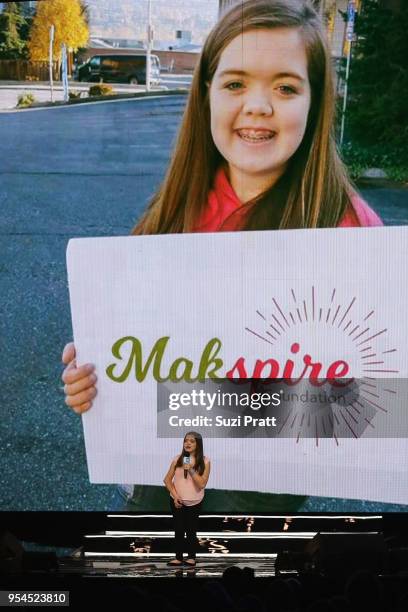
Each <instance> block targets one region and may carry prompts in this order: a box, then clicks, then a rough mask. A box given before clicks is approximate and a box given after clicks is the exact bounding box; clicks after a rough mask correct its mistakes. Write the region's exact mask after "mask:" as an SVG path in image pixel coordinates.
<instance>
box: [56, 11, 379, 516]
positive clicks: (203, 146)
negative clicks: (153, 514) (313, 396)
mask: <svg viewBox="0 0 408 612" xmlns="http://www.w3.org/2000/svg"><path fill="white" fill-rule="evenodd" d="M334 108H335V95H334V88H333V75H332V62H331V54H330V50H329V47H328V44H327V41H326V37H325V33H324V30H323V26H322V24H321V22H320V19H319V16H318V15H317V13H316V12H315V10H314V8H313V6H312V4H311V2H309V0H246V1H243V2H239V3H238V4H237V5H236V6H234V7H233V8H232V9H231V10H230V11H229V12H228V13H226V14H225V15H224V16H223V18H222V19H221V20H220V21H219V22H218V23H217V24H216V26H215V27H214V29H213V30H212V32H211V33H210V35H209V36H208V38H207V41H206V43H205V45H204V48H203V51H202V54H201V56H200V59H199V62H198V64H197V66H196V69H195V72H194V77H193V81H192V86H191V91H190V95H189V98H188V101H187V106H186V109H185V112H184V117H183V120H182V124H181V128H180V132H179V136H178V140H177V143H176V146H175V149H174V152H173V155H172V158H171V161H170V164H169V168H168V171H167V173H166V176H165V178H164V181H163V183H162V185H161V186H160V188H159V189H158V191H157V193H156V194H155V196H154V197H153V199H152V201H151V202H150V205H149V207H148V208H147V210H146V212H145V214H144V215H143V217H142V219H141V220H140V221H139V222H138V223H137V225H136V226H135V228H134V229H133V232H132V233H133V234H135V235H137V234H165V233H181V232H212V231H214V232H215V231H233V230H266V229H280V230H284V229H289V228H325V227H361V226H372V225H382V223H381V221H380V219H379V218H378V217H377V215H376V214H375V213H374V212H373V211H372V210H371V209H370V208H369V206H368V205H367V204H366V203H365V202H364V201H363V200H362V199H361V197H360V196H359V195H358V194H357V192H356V190H355V188H354V187H353V185H352V184H351V182H350V180H349V178H348V176H347V171H346V169H345V167H344V165H343V163H342V161H341V159H340V157H339V155H338V152H337V149H336V143H335V138H334ZM317 239H318V237H317V235H316V240H317ZM271 240H272V238H271ZM237 255H239V256H241V255H242V254H240V253H238V254H237ZM197 265H199V262H197ZM63 362H64V363H65V364H68V367H67V368H66V369H65V371H64V374H63V381H64V382H65V383H66V386H65V393H66V396H67V397H66V403H67V404H68V405H69V406H71V407H72V408H73V410H75V411H76V412H78V413H81V412H85V411H86V410H89V408H90V407H91V405H92V400H93V398H94V397H95V395H96V387H95V381H96V377H95V375H94V373H93V370H92V367H91V366H90V367H88V368H87V366H85V365H83V366H81V367H79V368H77V365H76V362H75V348H74V345H73V344H72V343H70V344H68V345H67V346H66V347H65V349H64V353H63ZM225 499H231V496H230V495H228V498H227V497H225ZM298 501H299V499H298V500H297V503H296V507H298ZM217 505H218V509H220V508H221V504H217ZM292 505H293V504H292ZM287 509H289V508H287ZM293 509H295V508H293Z"/></svg>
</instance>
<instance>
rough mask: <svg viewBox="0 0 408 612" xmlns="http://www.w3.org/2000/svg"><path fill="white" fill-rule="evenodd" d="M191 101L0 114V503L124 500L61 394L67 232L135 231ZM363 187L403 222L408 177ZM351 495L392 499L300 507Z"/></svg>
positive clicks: (111, 506)
mask: <svg viewBox="0 0 408 612" xmlns="http://www.w3.org/2000/svg"><path fill="white" fill-rule="evenodd" d="M1 95H2V94H1V93H0V97H1ZM185 101H186V97H185V96H167V97H163V98H155V99H154V98H152V99H149V98H145V99H137V100H134V99H132V100H125V101H120V102H112V103H108V104H105V103H100V104H92V105H87V104H84V105H78V106H72V107H59V108H52V109H38V110H28V111H24V112H10V113H5V112H3V113H1V114H0V155H1V159H2V163H1V167H0V173H1V190H0V208H1V211H2V215H1V235H0V245H1V246H0V248H1V259H0V270H1V275H0V280H1V285H0V304H1V312H2V317H1V323H0V338H1V346H2V363H1V380H2V384H1V397H0V405H1V406H2V419H1V424H0V439H1V442H2V451H3V452H2V453H1V459H0V490H1V496H0V509H1V510H47V509H50V510H101V511H102V510H115V509H119V508H120V507H122V504H121V501H120V499H119V497H118V495H117V492H116V487H115V486H113V485H111V486H102V485H90V484H89V481H88V475H87V471H86V459H85V449H84V443H83V435H82V425H81V419H80V418H79V417H78V416H76V415H75V414H74V413H73V412H72V411H71V410H69V409H68V408H67V407H66V406H65V404H64V396H63V393H62V390H61V387H62V382H61V380H60V376H61V372H62V365H61V351H62V348H63V346H64V344H65V343H66V342H67V341H70V340H71V338H72V331H71V321H70V309H69V299H68V288H67V278H66V265H65V251H66V246H67V242H68V240H69V239H70V238H72V237H79V236H121V235H127V234H128V233H129V231H130V229H131V227H132V226H133V225H134V223H135V221H136V219H137V218H138V217H139V215H140V214H141V212H142V211H143V209H144V207H145V205H146V203H147V201H148V200H149V198H150V197H151V195H152V194H153V192H154V190H155V189H156V187H157V186H158V185H159V183H160V180H161V178H162V176H163V173H164V171H165V168H166V165H167V162H168V160H169V154H170V150H171V146H172V143H173V141H174V138H175V135H176V132H177V129H178V125H179V122H180V118H181V114H182V111H183V107H184V104H185ZM0 106H1V105H0ZM363 196H364V197H365V199H366V200H367V201H368V202H369V203H370V204H371V205H372V206H373V208H374V209H375V210H376V211H377V212H378V213H379V215H380V216H381V217H382V218H383V219H384V221H385V223H386V224H389V225H405V224H408V189H402V188H398V187H393V188H389V187H381V188H377V189H364V191H363ZM350 505H351V506H352V509H353V510H354V511H380V510H381V508H383V509H385V508H386V505H384V504H377V503H362V502H353V503H351V502H350V504H349V505H348V504H347V503H346V502H345V501H344V500H328V499H325V498H309V499H308V501H307V502H306V504H305V506H304V508H303V507H302V508H301V510H303V509H304V510H313V511H345V510H349V509H350ZM402 508H404V509H407V507H406V506H404V507H402V506H389V507H388V508H387V509H388V510H398V509H402Z"/></svg>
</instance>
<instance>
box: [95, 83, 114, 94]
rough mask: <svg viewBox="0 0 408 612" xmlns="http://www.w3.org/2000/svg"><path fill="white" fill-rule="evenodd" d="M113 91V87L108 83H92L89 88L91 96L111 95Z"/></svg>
mask: <svg viewBox="0 0 408 612" xmlns="http://www.w3.org/2000/svg"><path fill="white" fill-rule="evenodd" d="M113 93H115V92H114V91H113V87H111V86H110V85H106V83H98V85H92V86H91V87H90V88H89V95H90V96H110V95H112V94H113Z"/></svg>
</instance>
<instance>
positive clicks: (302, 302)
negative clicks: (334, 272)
mask: <svg viewBox="0 0 408 612" xmlns="http://www.w3.org/2000/svg"><path fill="white" fill-rule="evenodd" d="M290 301H291V302H292V306H288V307H282V306H281V305H280V304H279V303H278V301H277V299H276V298H275V297H273V298H272V311H271V313H270V314H268V315H266V314H264V313H262V312H261V311H260V310H256V313H257V315H258V317H259V319H261V320H262V329H259V330H258V329H252V328H250V327H245V330H246V331H247V332H249V333H250V334H252V335H254V336H256V337H257V338H258V339H260V340H262V341H263V342H266V343H268V344H269V345H271V346H275V347H277V346H279V345H281V343H282V342H284V341H285V342H286V341H287V338H286V336H287V335H288V333H289V332H293V331H294V330H296V329H299V328H300V326H302V325H304V324H309V325H316V326H318V327H320V326H324V327H325V328H326V332H327V331H328V330H329V329H330V328H332V329H334V328H336V329H337V330H338V331H339V332H340V333H342V334H344V335H346V336H347V338H348V341H349V342H351V344H352V350H353V352H354V353H355V356H356V358H357V359H358V361H359V366H360V368H359V369H360V371H361V372H363V373H364V376H362V377H360V378H359V379H358V382H357V385H358V393H351V394H350V398H349V402H348V403H347V404H346V405H342V406H340V405H338V404H336V403H334V404H333V403H332V402H329V403H328V405H326V406H325V407H324V408H320V409H319V411H318V414H312V413H311V412H310V411H309V410H307V409H305V408H304V407H302V406H300V405H298V406H296V405H294V406H292V407H290V408H289V409H288V410H287V414H286V415H285V418H284V419H283V421H282V423H281V425H280V427H279V431H278V434H281V435H282V437H286V436H288V437H289V436H290V437H295V438H296V442H299V439H300V438H301V437H304V438H310V437H313V438H315V440H316V446H318V445H319V438H321V437H333V439H334V440H335V443H336V445H337V446H338V445H339V440H338V438H339V436H338V435H336V433H335V429H336V428H337V429H339V428H340V429H341V428H343V432H344V430H346V432H347V433H345V435H344V436H341V437H354V438H359V437H361V436H362V434H363V432H364V431H365V430H367V428H372V429H375V422H374V421H375V416H376V414H377V413H378V412H379V411H380V412H382V413H388V412H389V403H390V400H391V399H392V398H393V397H394V398H395V396H396V395H397V390H396V389H395V388H392V387H393V379H390V378H377V377H376V376H381V375H382V376H384V374H385V375H390V374H395V375H397V374H398V373H399V370H398V369H396V368H395V367H393V364H392V363H389V361H390V360H392V356H393V354H394V353H396V352H397V349H396V348H389V345H388V346H387V331H388V329H387V328H383V329H381V326H380V325H378V324H376V315H375V309H374V308H370V309H368V310H369V312H368V313H367V314H366V315H365V316H360V315H358V314H355V315H353V307H354V306H355V305H356V301H357V298H356V297H352V298H351V299H349V300H347V301H346V302H345V303H342V302H341V301H340V300H338V299H337V291H336V288H334V289H333V291H332V293H331V295H330V297H329V298H328V299H327V300H326V301H325V302H321V301H319V299H318V296H317V291H316V288H315V286H312V287H311V291H310V293H309V295H307V296H305V297H299V296H297V295H296V293H295V291H294V289H293V288H292V289H291V290H290ZM323 333H325V332H324V330H323ZM386 406H387V407H386ZM347 434H348V435H347Z"/></svg>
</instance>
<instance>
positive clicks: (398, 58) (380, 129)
mask: <svg viewBox="0 0 408 612" xmlns="http://www.w3.org/2000/svg"><path fill="white" fill-rule="evenodd" d="M407 31H408V3H407V4H405V3H404V5H403V6H401V9H400V10H399V11H398V12H393V11H391V10H389V9H387V8H385V7H383V6H382V5H381V3H379V2H378V0H365V1H364V3H363V5H362V9H361V11H360V14H359V15H358V18H357V23H356V32H357V42H356V43H355V44H354V45H353V51H352V60H351V66H350V79H349V97H348V106H347V113H346V135H347V139H349V140H351V141H353V142H358V143H359V144H360V145H362V146H365V147H367V146H371V145H373V146H374V147H376V145H379V144H381V145H383V146H385V147H387V149H390V150H391V149H392V148H393V147H396V149H401V148H402V147H404V146H405V147H406V142H407V140H408V105H407V98H408V70H407V67H408V66H407V58H408V36H407ZM342 64H343V68H342V71H341V72H342V76H343V77H344V72H345V70H344V68H345V60H343V62H342ZM340 117H341V114H339V119H340ZM376 155H377V153H376Z"/></svg>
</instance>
